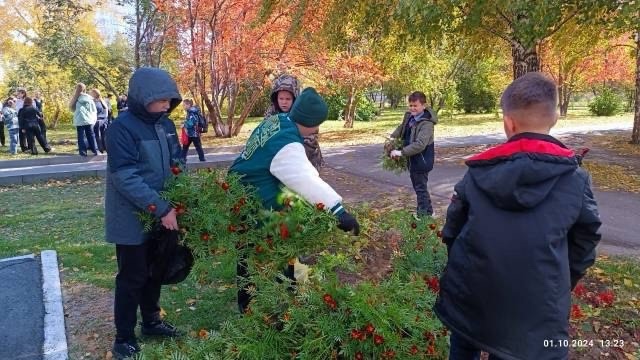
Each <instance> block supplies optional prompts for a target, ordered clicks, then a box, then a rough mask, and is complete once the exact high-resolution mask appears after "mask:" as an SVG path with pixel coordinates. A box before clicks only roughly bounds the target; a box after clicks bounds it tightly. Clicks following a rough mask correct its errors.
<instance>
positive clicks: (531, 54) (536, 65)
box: [511, 40, 540, 80]
mask: <svg viewBox="0 0 640 360" xmlns="http://www.w3.org/2000/svg"><path fill="white" fill-rule="evenodd" d="M511 57H512V59H513V79H514V80H515V79H517V78H519V77H521V76H522V75H524V74H526V73H528V72H532V71H540V57H539V56H538V52H537V51H536V47H535V46H534V47H532V48H530V49H526V48H525V47H524V46H522V44H520V43H519V42H518V41H515V40H514V41H512V42H511Z"/></svg>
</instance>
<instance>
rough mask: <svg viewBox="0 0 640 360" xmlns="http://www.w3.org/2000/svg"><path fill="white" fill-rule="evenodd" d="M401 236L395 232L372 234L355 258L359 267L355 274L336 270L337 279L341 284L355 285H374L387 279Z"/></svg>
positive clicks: (391, 269) (400, 242)
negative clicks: (367, 281) (367, 282)
mask: <svg viewBox="0 0 640 360" xmlns="http://www.w3.org/2000/svg"><path fill="white" fill-rule="evenodd" d="M401 244H402V235H401V234H400V232H399V231H397V230H387V231H385V232H384V233H383V234H374V236H371V237H370V238H369V242H368V243H367V246H366V247H365V248H364V249H362V250H361V251H360V254H359V255H358V256H357V257H356V264H358V265H359V268H358V271H357V272H355V273H354V272H350V271H345V270H340V269H338V270H337V271H336V272H337V274H338V279H339V280H340V282H341V283H343V284H349V285H355V284H358V283H360V282H361V281H366V280H370V281H372V282H374V283H377V282H380V281H382V280H384V279H386V278H387V276H388V275H389V274H390V273H391V272H392V271H393V268H392V267H391V265H392V263H391V262H392V260H393V255H394V253H396V252H397V251H398V250H399V249H400V245H401Z"/></svg>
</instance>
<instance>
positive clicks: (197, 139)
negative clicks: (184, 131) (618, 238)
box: [182, 136, 205, 163]
mask: <svg viewBox="0 0 640 360" xmlns="http://www.w3.org/2000/svg"><path fill="white" fill-rule="evenodd" d="M191 143H193V146H195V147H196V151H197V152H198V158H199V159H200V161H205V158H204V151H203V150H202V142H201V141H200V137H197V136H196V137H189V141H188V142H187V143H186V144H184V145H182V158H183V159H184V162H185V163H186V162H187V153H188V152H189V145H191Z"/></svg>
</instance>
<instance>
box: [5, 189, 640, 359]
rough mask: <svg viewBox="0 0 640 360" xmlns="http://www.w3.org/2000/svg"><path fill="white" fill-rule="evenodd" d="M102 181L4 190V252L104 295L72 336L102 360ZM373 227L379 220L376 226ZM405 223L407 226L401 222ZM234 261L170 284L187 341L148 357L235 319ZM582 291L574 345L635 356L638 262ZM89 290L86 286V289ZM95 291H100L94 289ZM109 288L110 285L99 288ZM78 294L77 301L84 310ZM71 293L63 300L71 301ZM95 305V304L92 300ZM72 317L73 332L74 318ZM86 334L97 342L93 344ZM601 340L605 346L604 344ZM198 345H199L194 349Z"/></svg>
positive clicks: (105, 264)
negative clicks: (617, 344)
mask: <svg viewBox="0 0 640 360" xmlns="http://www.w3.org/2000/svg"><path fill="white" fill-rule="evenodd" d="M103 193H104V183H103V181H102V180H100V179H84V180H78V181H52V182H49V183H44V184H38V185H21V186H9V187H0V257H8V256H16V255H21V254H27V253H36V254H37V253H39V252H40V251H42V250H44V249H55V250H56V251H57V252H58V256H59V262H60V267H61V274H62V278H63V281H64V287H65V289H67V290H68V289H69V288H74V287H76V288H77V287H79V286H87V285H88V286H89V290H90V289H94V292H96V291H97V292H98V293H100V294H102V299H98V300H95V299H92V300H91V303H90V304H84V305H83V306H87V305H89V306H94V307H95V308H98V307H97V306H98V305H99V304H102V305H101V307H99V308H100V309H102V310H101V312H99V313H97V314H96V312H95V311H94V312H93V314H89V315H87V316H88V318H85V317H83V318H82V319H81V320H80V321H78V322H76V324H75V326H76V327H75V328H78V329H79V330H77V333H74V334H73V335H70V340H69V341H70V347H71V350H72V354H71V356H72V357H71V358H74V359H104V358H105V355H104V354H105V352H106V351H107V350H108V349H109V347H110V345H111V341H112V335H113V334H112V331H113V328H112V325H111V323H112V318H110V311H111V308H110V305H109V301H110V299H111V298H112V293H111V289H112V288H113V281H114V276H115V273H116V264H115V257H114V255H115V251H114V247H113V246H112V245H109V244H106V243H104V230H103V221H104V219H103V206H104V200H103ZM370 226H373V225H370ZM400 226H402V225H400ZM234 270H235V259H233V258H229V257H228V256H226V257H225V256H224V255H221V256H220V257H218V258H215V259H214V261H212V264H211V270H210V273H209V276H208V279H210V282H209V283H207V284H206V285H204V284H201V283H198V282H196V281H195V280H194V279H192V278H189V279H188V280H187V281H185V282H183V283H181V284H179V285H176V286H170V287H166V288H165V290H164V291H163V299H162V304H163V305H164V307H165V311H166V314H167V315H166V316H167V318H168V319H169V320H170V321H172V322H174V323H176V324H177V325H178V326H180V327H181V328H182V329H184V330H186V331H187V333H188V336H187V340H185V341H186V342H178V343H173V342H168V343H162V342H160V341H155V340H150V339H144V344H145V355H146V358H148V359H163V358H168V356H169V354H171V353H173V354H174V355H175V356H177V354H178V353H177V352H180V353H182V354H189V355H190V356H191V358H203V357H202V354H201V355H200V357H199V356H198V355H196V354H197V353H196V352H197V346H198V345H197V344H198V338H199V332H200V329H208V330H209V331H216V330H217V329H219V328H220V326H221V325H223V323H224V321H225V320H233V319H235V318H237V316H238V315H237V311H236V308H235V304H234V298H235V284H234V282H235V281H234V275H235V274H234V273H235V271H234ZM582 284H583V288H582V289H581V290H580V293H579V294H578V293H576V294H574V305H576V306H577V309H578V310H576V307H574V310H575V311H574V316H573V317H572V320H571V334H572V337H573V338H574V339H587V340H589V339H590V340H593V341H594V342H593V344H594V345H592V346H588V347H583V348H578V349H572V352H573V354H574V355H575V356H576V358H580V359H598V358H601V357H602V356H607V355H603V354H609V355H608V358H612V359H635V358H638V356H639V355H640V352H639V350H638V349H639V348H640V346H639V345H638V342H639V341H640V339H639V338H638V337H640V323H639V322H638V319H640V310H639V309H640V300H639V297H638V294H639V291H640V264H639V263H638V262H637V259H631V258H624V257H606V256H603V257H600V258H599V259H598V261H597V263H596V266H595V267H593V268H592V269H591V270H590V271H589V274H588V275H587V277H586V278H585V279H584V280H583V281H582ZM82 289H83V291H84V289H85V288H84V287H82ZM96 289H97V290H96ZM100 289H106V290H100ZM83 296H84V297H88V296H89V295H88V294H87V293H85V294H84V295H82V296H80V300H79V301H80V302H78V300H77V299H76V301H75V302H73V306H78V307H80V306H81V305H82V304H81V302H82V297H83ZM67 301H69V298H65V303H66V304H67V305H69V304H68V303H67ZM94 302H95V303H94ZM75 310H76V308H74V307H72V308H68V309H67V312H69V313H71V314H70V317H69V318H68V320H67V328H68V331H69V332H71V331H72V330H71V327H70V321H71V320H70V319H71V318H72V317H73V312H74V311H75ZM79 334H80V335H86V337H87V338H90V339H91V340H92V341H93V342H94V343H95V344H98V345H95V346H89V345H88V342H87V341H86V340H79V339H81V338H82V337H81V336H80V335H79ZM599 339H609V340H613V339H620V340H623V341H624V346H623V347H622V348H611V347H609V348H607V347H606V346H604V344H600V342H599V341H598V340H599ZM601 345H602V346H601ZM192 346H193V347H192Z"/></svg>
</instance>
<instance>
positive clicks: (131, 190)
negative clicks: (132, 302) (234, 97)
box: [105, 68, 182, 245]
mask: <svg viewBox="0 0 640 360" xmlns="http://www.w3.org/2000/svg"><path fill="white" fill-rule="evenodd" d="M161 99H170V100H171V107H170V109H169V112H170V111H171V110H173V109H174V108H175V107H176V106H178V104H180V102H181V101H182V98H181V97H180V93H179V92H178V87H177V86H176V83H175V81H174V80H173V79H172V78H171V76H170V75H169V74H168V73H167V72H166V71H164V70H161V69H156V68H141V69H138V70H137V71H136V72H135V73H134V74H133V76H132V77H131V80H130V81H129V95H128V100H129V111H126V112H121V113H120V115H119V116H118V119H117V120H116V121H114V122H113V124H112V125H110V126H109V128H108V130H107V136H106V138H107V149H108V151H109V152H108V157H107V176H106V183H107V184H106V195H105V230H106V236H105V237H106V241H107V242H110V243H115V244H121V245H139V244H142V243H143V242H144V241H145V240H146V238H147V236H146V234H145V233H144V231H143V227H142V223H141V222H140V220H139V217H138V213H140V212H142V211H150V208H151V209H153V208H155V209H154V210H155V211H152V213H153V214H154V215H155V216H157V217H158V218H160V217H162V216H164V215H166V214H167V213H168V212H169V211H170V210H171V204H169V203H168V202H167V201H165V200H163V199H162V198H161V197H160V191H162V190H163V189H164V185H165V181H166V179H167V178H168V177H170V176H172V173H171V166H172V165H176V164H178V163H179V161H180V160H179V159H180V158H181V156H180V155H181V153H180V146H179V144H178V139H177V136H176V127H175V125H174V124H173V122H172V121H171V120H170V119H169V118H168V117H167V116H166V113H150V112H148V111H147V110H146V106H147V105H149V104H150V103H152V102H153V101H156V100H161ZM151 205H153V206H151Z"/></svg>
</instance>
